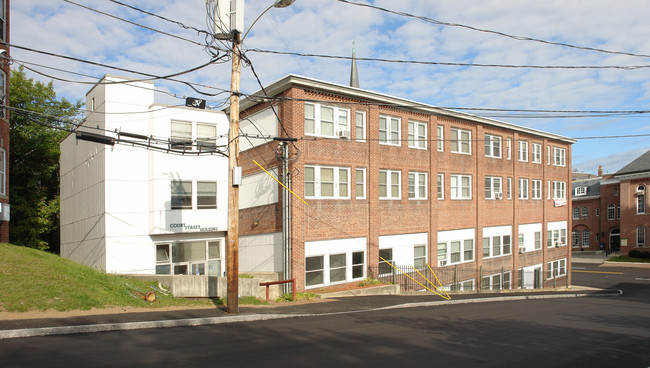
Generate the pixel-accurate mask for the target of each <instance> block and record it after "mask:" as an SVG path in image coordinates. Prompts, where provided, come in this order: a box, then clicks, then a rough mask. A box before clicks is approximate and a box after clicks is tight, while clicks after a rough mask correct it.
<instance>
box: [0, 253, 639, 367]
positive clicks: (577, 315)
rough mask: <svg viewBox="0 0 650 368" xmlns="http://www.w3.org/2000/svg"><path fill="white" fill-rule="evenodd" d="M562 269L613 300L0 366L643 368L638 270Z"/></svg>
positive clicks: (277, 327) (285, 326) (328, 319)
mask: <svg viewBox="0 0 650 368" xmlns="http://www.w3.org/2000/svg"><path fill="white" fill-rule="evenodd" d="M574 266H575V267H576V271H588V272H576V273H574V276H573V277H574V284H576V285H585V286H595V285H594V284H598V283H600V284H602V286H605V287H615V288H619V289H623V291H624V295H623V296H621V297H590V298H570V299H545V300H526V301H509V302H491V303H479V304H466V305H455V306H438V307H420V308H408V309H394V310H384V311H374V312H362V313H343V314H333V315H323V316H317V317H301V318H291V319H283V320H271V321H258V322H247V323H233V324H224V325H214V326H202V327H184V328H165V329H151V330H137V331H119V332H118V331H116V332H105V333H95V334H84V335H61V336H47V337H34V338H23V339H8V340H0V365H1V366H3V367H42V366H58V367H75V366H84V367H87V366H94V367H96V366H111V367H113V366H147V367H149V366H155V367H180V366H183V367H185V366H187V367H203V366H210V367H215V366H228V367H235V366H236V367H242V366H243V367H276V366H277V367H280V366H282V367H287V366H288V367H294V366H310V367H332V366H337V367H340V366H377V367H388V366H390V367H402V366H407V365H420V366H427V367H437V366H440V367H444V366H454V367H475V366H488V367H509V366H515V365H525V366H527V367H644V368H645V367H649V366H650V349H648V342H650V313H649V312H650V281H645V280H644V279H646V278H647V279H650V270H648V269H644V270H636V269H623V270H622V271H621V270H619V269H612V268H607V269H605V268H598V267H594V266H592V265H580V264H576V265H574ZM592 267H593V268H592ZM582 268H584V269H582ZM596 272H617V273H596ZM618 272H620V273H618ZM626 290H629V291H630V293H629V294H628V293H626Z"/></svg>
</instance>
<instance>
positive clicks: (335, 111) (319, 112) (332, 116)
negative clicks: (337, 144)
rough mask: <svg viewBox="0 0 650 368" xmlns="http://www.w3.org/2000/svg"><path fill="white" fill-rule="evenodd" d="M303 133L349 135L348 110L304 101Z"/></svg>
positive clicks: (330, 135) (345, 136)
mask: <svg viewBox="0 0 650 368" xmlns="http://www.w3.org/2000/svg"><path fill="white" fill-rule="evenodd" d="M305 134H308V135H316V136H321V137H330V138H337V137H342V138H343V137H344V138H349V137H350V110H348V109H345V108H340V107H335V106H325V105H321V104H311V103H305Z"/></svg>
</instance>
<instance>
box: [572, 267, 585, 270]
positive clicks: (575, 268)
mask: <svg viewBox="0 0 650 368" xmlns="http://www.w3.org/2000/svg"><path fill="white" fill-rule="evenodd" d="M571 269H572V270H586V269H587V267H571Z"/></svg>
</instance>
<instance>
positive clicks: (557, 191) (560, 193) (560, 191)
mask: <svg viewBox="0 0 650 368" xmlns="http://www.w3.org/2000/svg"><path fill="white" fill-rule="evenodd" d="M553 199H566V182H563V181H553Z"/></svg>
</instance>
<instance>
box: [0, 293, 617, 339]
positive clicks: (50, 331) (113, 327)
mask: <svg viewBox="0 0 650 368" xmlns="http://www.w3.org/2000/svg"><path fill="white" fill-rule="evenodd" d="M621 295H623V291H622V290H618V291H617V293H607V294H587V293H571V294H555V295H518V296H499V297H491V298H475V299H460V300H446V301H437V302H420V303H404V304H398V305H393V306H389V307H380V308H373V309H364V310H356V311H342V312H332V313H304V314H248V315H240V316H226V317H208V318H190V319H177V320H163V321H143V322H128V323H104V324H97V325H80V326H59V327H42V328H30V329H17V330H5V331H0V340H3V339H15V338H22V337H37V336H51V335H69V334H80V333H93V332H109V331H129V330H141V329H149V328H169V327H193V326H206V325H218V324H225V323H236V322H253V321H266V320H274V319H286V318H299V317H317V316H328V315H337V314H350V313H361V312H373V311H382V310H391V309H404V308H418V307H433V306H441V305H458V304H475V303H488V302H501V301H514V300H534V299H559V298H582V297H609V296H621Z"/></svg>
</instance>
